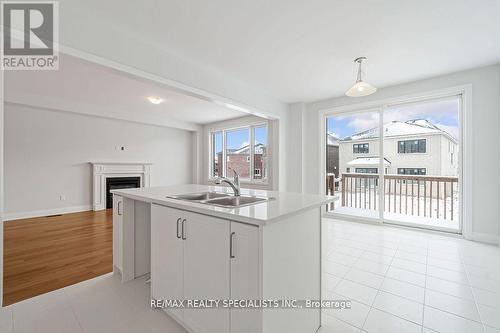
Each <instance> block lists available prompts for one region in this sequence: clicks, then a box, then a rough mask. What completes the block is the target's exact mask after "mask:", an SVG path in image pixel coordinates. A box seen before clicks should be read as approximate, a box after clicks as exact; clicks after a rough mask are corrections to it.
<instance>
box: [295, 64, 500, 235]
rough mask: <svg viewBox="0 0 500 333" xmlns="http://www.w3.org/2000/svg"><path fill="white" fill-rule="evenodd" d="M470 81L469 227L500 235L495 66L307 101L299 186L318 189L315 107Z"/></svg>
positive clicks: (499, 79)
mask: <svg viewBox="0 0 500 333" xmlns="http://www.w3.org/2000/svg"><path fill="white" fill-rule="evenodd" d="M466 84H471V85H472V92H471V96H468V98H470V101H471V108H470V109H469V110H467V111H468V112H470V119H471V122H470V124H469V125H470V126H471V132H472V133H473V136H472V138H471V139H472V151H470V152H469V156H467V159H471V161H472V170H470V171H471V177H472V179H471V184H472V195H471V197H472V198H473V200H472V231H473V232H474V233H477V234H478V235H485V237H488V236H487V235H500V204H499V203H500V191H499V190H498V189H499V188H500V177H498V165H500V153H499V150H498V148H496V149H493V150H492V149H491V147H492V145H498V144H500V130H499V128H500V65H495V66H488V67H483V68H478V69H474V70H468V71H463V72H459V73H454V74H450V75H445V76H440V77H436V78H431V79H427V80H421V81H416V82H412V83H407V84H401V85H397V86H393V87H387V88H382V89H379V91H378V92H377V93H376V94H373V95H371V96H368V97H365V98H348V97H339V98H333V99H328V100H323V101H318V102H315V103H309V104H307V110H306V111H305V112H304V124H303V131H304V140H303V144H304V148H303V152H304V156H303V161H304V163H303V168H304V172H303V175H304V179H303V182H302V183H303V184H304V189H303V191H304V192H306V193H319V192H320V188H319V177H320V172H321V166H320V165H319V154H320V149H321V148H320V144H319V137H318V133H319V126H320V121H319V119H320V118H319V111H320V110H324V109H329V108H334V107H340V106H347V105H354V104H358V103H366V102H375V101H377V100H384V99H390V98H397V97H400V96H405V95H418V94H420V93H422V94H423V93H427V92H430V91H433V90H439V89H446V88H450V87H454V86H459V85H466Z"/></svg>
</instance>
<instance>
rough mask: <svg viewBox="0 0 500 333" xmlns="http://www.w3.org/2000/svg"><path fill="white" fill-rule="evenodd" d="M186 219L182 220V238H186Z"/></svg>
mask: <svg viewBox="0 0 500 333" xmlns="http://www.w3.org/2000/svg"><path fill="white" fill-rule="evenodd" d="M186 239H187V237H186V219H184V220H182V240H186Z"/></svg>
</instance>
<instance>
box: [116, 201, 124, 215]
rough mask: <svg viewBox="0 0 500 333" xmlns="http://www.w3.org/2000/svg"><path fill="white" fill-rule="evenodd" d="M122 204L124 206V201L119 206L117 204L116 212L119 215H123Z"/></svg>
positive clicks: (119, 202)
mask: <svg viewBox="0 0 500 333" xmlns="http://www.w3.org/2000/svg"><path fill="white" fill-rule="evenodd" d="M120 204H123V201H118V204H117V207H116V211H117V214H118V215H123V210H122V211H121V213H120Z"/></svg>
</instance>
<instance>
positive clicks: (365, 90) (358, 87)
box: [345, 81, 377, 97]
mask: <svg viewBox="0 0 500 333" xmlns="http://www.w3.org/2000/svg"><path fill="white" fill-rule="evenodd" d="M376 91H377V88H375V87H374V86H372V85H371V84H369V83H368V82H365V81H357V82H356V83H355V84H354V85H353V86H352V87H351V88H350V89H349V90H347V91H346V93H345V94H346V95H347V96H349V97H362V96H368V95H371V94H373V93H374V92H376Z"/></svg>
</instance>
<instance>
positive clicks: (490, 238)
mask: <svg viewBox="0 0 500 333" xmlns="http://www.w3.org/2000/svg"><path fill="white" fill-rule="evenodd" d="M465 238H466V239H469V240H473V241H476V242H481V243H488V244H492V245H496V246H500V236H497V235H490V234H485V233H482V232H471V233H469V234H467V235H466V236H465Z"/></svg>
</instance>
